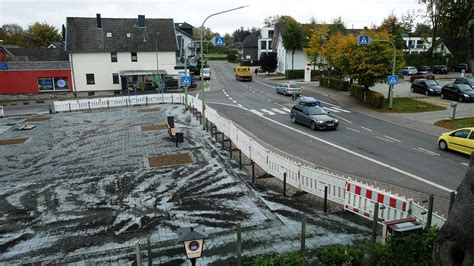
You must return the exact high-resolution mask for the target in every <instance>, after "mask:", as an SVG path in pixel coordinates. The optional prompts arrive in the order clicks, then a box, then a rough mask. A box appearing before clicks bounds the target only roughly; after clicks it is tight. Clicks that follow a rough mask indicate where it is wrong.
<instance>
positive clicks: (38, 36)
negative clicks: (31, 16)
mask: <svg viewBox="0 0 474 266" xmlns="http://www.w3.org/2000/svg"><path fill="white" fill-rule="evenodd" d="M27 34H28V44H29V46H31V47H46V46H48V45H49V44H51V43H52V42H60V41H61V35H60V34H59V33H58V30H57V29H56V28H55V27H54V26H52V25H49V24H47V23H44V22H43V23H40V22H35V23H34V24H33V25H30V26H29V27H28V31H27Z"/></svg>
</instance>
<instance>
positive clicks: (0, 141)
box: [0, 138, 28, 146]
mask: <svg viewBox="0 0 474 266" xmlns="http://www.w3.org/2000/svg"><path fill="white" fill-rule="evenodd" d="M27 140H28V138H15V139H0V146H6V145H14V144H21V143H24V142H25V141H27Z"/></svg>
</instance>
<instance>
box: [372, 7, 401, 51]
mask: <svg viewBox="0 0 474 266" xmlns="http://www.w3.org/2000/svg"><path fill="white" fill-rule="evenodd" d="M378 30H379V31H385V32H387V33H388V34H390V36H391V37H390V39H393V40H394V42H395V47H397V49H403V48H405V41H403V37H402V33H403V27H402V25H401V24H400V22H399V21H398V18H397V17H396V16H395V15H394V14H391V15H390V16H388V17H387V18H385V19H384V20H383V22H382V25H380V27H379V28H378Z"/></svg>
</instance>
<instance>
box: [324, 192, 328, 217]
mask: <svg viewBox="0 0 474 266" xmlns="http://www.w3.org/2000/svg"><path fill="white" fill-rule="evenodd" d="M327 212H328V187H327V186H325V187H324V213H327Z"/></svg>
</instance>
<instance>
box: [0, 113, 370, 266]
mask: <svg viewBox="0 0 474 266" xmlns="http://www.w3.org/2000/svg"><path fill="white" fill-rule="evenodd" d="M156 107H159V108H160V109H161V110H160V111H157V112H137V110H138V109H140V108H145V107H144V106H142V107H129V108H120V109H110V110H100V111H92V112H73V113H62V114H55V115H53V119H52V120H51V121H39V122H34V124H35V125H36V128H34V129H33V130H31V131H16V130H14V129H15V128H16V127H18V126H20V125H23V124H24V123H23V121H24V120H25V119H26V118H4V119H3V120H0V124H1V125H0V129H1V130H0V139H6V138H12V137H29V138H30V139H29V140H28V141H27V142H26V143H24V144H17V145H10V146H0V154H1V156H0V264H20V263H31V262H39V263H41V262H43V263H52V264H56V263H78V265H81V264H94V263H104V262H106V263H112V264H126V263H131V262H132V261H134V259H135V255H134V253H133V245H134V244H135V242H136V241H137V240H140V241H141V243H144V242H145V241H144V240H145V239H146V237H147V236H150V239H151V242H152V257H153V263H154V264H178V265H179V264H185V263H187V261H185V256H184V251H183V248H182V244H180V243H178V242H177V240H176V239H177V234H176V230H177V228H179V227H188V226H201V227H203V228H205V230H206V232H207V233H208V234H209V239H207V240H206V243H205V252H204V257H203V258H201V259H199V260H198V264H216V265H217V264H219V265H222V264H228V263H231V262H232V261H233V260H234V258H235V256H236V254H235V250H236V243H235V241H236V235H235V225H236V224H237V223H241V225H242V240H243V246H242V249H243V256H244V257H245V258H246V261H247V262H248V261H251V259H252V257H255V256H258V255H263V254H272V253H282V252H289V251H296V250H298V249H299V234H300V230H301V223H300V220H301V216H302V215H303V214H305V215H306V216H307V217H308V226H307V240H306V247H307V248H308V249H309V250H315V249H317V248H319V247H321V246H325V245H331V244H336V243H342V244H349V243H351V242H354V241H363V240H365V239H367V237H368V235H369V233H370V232H369V230H368V229H367V228H365V227H362V226H359V225H356V224H354V223H352V222H351V221H349V220H346V219H344V218H341V217H338V216H336V215H325V214H323V213H322V212H321V211H319V210H317V209H316V208H315V207H314V206H313V207H312V206H308V205H307V204H304V203H301V202H295V201H294V200H292V199H290V198H282V197H281V195H280V194H277V193H274V192H272V191H269V190H267V189H265V188H263V187H260V186H254V185H252V184H250V183H249V182H248V179H249V178H248V176H247V174H246V173H245V172H243V171H239V170H238V167H237V165H236V164H235V162H232V161H229V160H228V157H227V152H226V151H222V150H220V144H218V143H215V142H214V141H213V139H212V138H211V136H210V134H209V133H208V132H206V131H203V130H202V127H201V126H199V123H198V122H197V121H195V119H194V118H192V119H190V118H189V115H188V114H186V113H185V112H184V108H183V106H178V105H158V106H153V107H150V108H156ZM167 115H174V116H175V121H176V126H177V128H178V129H179V130H180V131H181V132H184V137H185V141H184V143H182V144H180V146H179V147H178V148H177V147H176V146H175V144H174V143H173V142H171V140H170V138H169V137H168V134H167V131H166V130H159V131H148V132H142V131H141V129H140V128H141V126H143V125H151V124H163V123H166V122H165V121H166V116H167ZM13 123H15V125H13ZM7 124H9V125H7ZM176 153H187V154H189V155H190V157H191V158H192V160H193V163H192V164H187V165H179V166H167V167H160V168H150V167H149V166H148V161H147V158H148V157H151V156H154V155H166V154H176ZM313 253H314V252H313ZM143 256H144V257H146V249H145V248H144V247H143ZM313 256H314V254H313ZM144 259H145V260H146V258H144Z"/></svg>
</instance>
